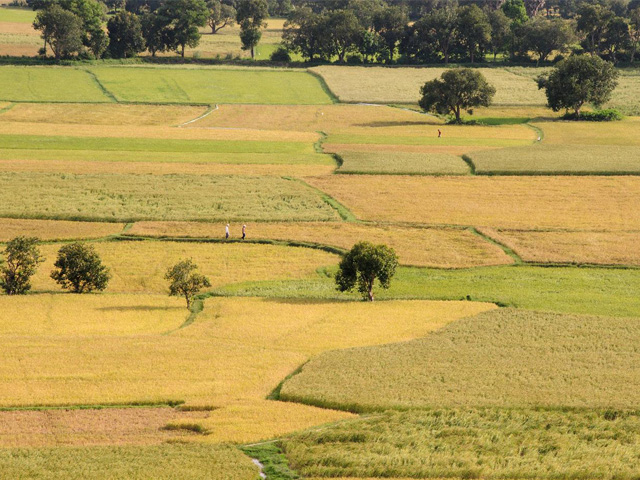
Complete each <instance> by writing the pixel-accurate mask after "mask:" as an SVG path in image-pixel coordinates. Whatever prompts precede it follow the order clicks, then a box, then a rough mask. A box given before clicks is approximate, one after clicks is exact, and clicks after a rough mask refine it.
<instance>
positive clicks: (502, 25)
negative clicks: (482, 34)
mask: <svg viewBox="0 0 640 480" xmlns="http://www.w3.org/2000/svg"><path fill="white" fill-rule="evenodd" d="M488 19H489V25H491V42H490V45H491V52H493V61H494V62H495V61H496V56H497V55H498V53H502V52H506V51H508V48H507V40H508V38H509V34H510V33H511V29H510V26H511V19H510V18H509V17H507V16H506V15H505V14H504V12H503V11H502V10H501V9H498V10H492V11H490V12H489V13H488Z"/></svg>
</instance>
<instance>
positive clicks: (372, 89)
mask: <svg viewBox="0 0 640 480" xmlns="http://www.w3.org/2000/svg"><path fill="white" fill-rule="evenodd" d="M310 70H311V71H312V72H315V73H317V74H319V75H320V76H322V78H324V80H325V81H326V82H327V84H328V86H329V88H330V89H331V91H332V92H333V93H334V94H335V95H336V96H337V97H338V98H339V99H340V100H341V101H343V102H376V103H417V101H418V98H419V93H420V87H421V86H422V85H424V84H425V82H427V81H429V80H432V79H434V78H437V77H439V76H440V75H441V74H442V72H444V70H445V69H444V68H440V67H439V68H431V67H430V68H420V67H417V68H388V67H351V66H350V67H340V66H321V67H314V68H311V69H310ZM478 70H480V71H481V72H482V74H483V75H484V76H485V77H486V78H487V80H488V81H489V83H491V84H492V85H494V86H495V87H496V90H497V92H496V96H495V97H494V102H493V103H494V104H496V105H499V106H505V105H544V104H545V103H546V99H545V96H544V93H543V92H542V91H540V90H538V87H537V85H536V83H535V81H534V80H533V79H531V78H528V77H525V76H521V75H516V74H514V73H511V72H508V71H506V70H504V69H499V68H479V69H478Z"/></svg>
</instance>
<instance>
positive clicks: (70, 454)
mask: <svg viewBox="0 0 640 480" xmlns="http://www.w3.org/2000/svg"><path fill="white" fill-rule="evenodd" d="M0 471H1V472H2V478H21V479H32V478H38V479H41V480H90V479H103V478H114V479H115V478H123V479H124V478H126V479H130V480H145V479H148V480H165V479H166V480H169V479H177V478H179V479H181V480H183V479H184V480H189V479H193V480H195V479H202V478H207V479H211V480H257V479H258V478H260V477H259V475H258V469H257V467H256V466H254V465H253V464H252V462H251V459H250V458H249V457H247V456H245V455H244V454H243V453H242V452H240V451H239V450H238V449H236V448H233V447H227V446H220V445H203V444H195V443H191V444H164V445H156V446H141V445H131V446H119V447H118V446H108V447H106V446H105V447H102V446H100V447H56V448H28V449H27V448H22V449H18V448H15V449H0ZM107 472H108V474H107Z"/></svg>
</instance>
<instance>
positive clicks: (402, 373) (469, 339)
mask: <svg viewBox="0 0 640 480" xmlns="http://www.w3.org/2000/svg"><path fill="white" fill-rule="evenodd" d="M639 336H640V321H639V320H638V319H635V318H613V317H611V318H607V317H588V316H574V315H561V314H551V313H536V312H528V311H524V310H514V309H499V310H495V311H492V312H487V313H483V314H480V315H478V316H476V317H473V318H467V319H465V320H461V321H458V322H454V323H451V324H449V325H447V326H445V327H444V328H442V329H440V330H438V331H436V332H433V333H432V334H430V335H428V336H427V337H425V338H423V339H420V340H414V341H411V342H404V343H396V344H388V345H383V346H379V347H365V348H360V349H350V350H338V351H332V352H327V353H324V354H322V355H320V356H319V357H316V358H314V359H312V360H311V361H310V362H309V363H308V364H306V365H305V366H304V367H303V368H302V371H301V372H300V373H299V374H297V375H295V376H293V377H292V378H290V379H289V380H287V381H286V382H285V384H284V386H283V388H282V390H281V398H282V399H285V400H295V401H301V402H303V403H308V404H312V405H317V406H324V407H334V408H335V407H339V408H344V409H348V410H351V411H354V410H355V411H371V410H383V409H387V408H393V407H401V408H407V407H445V406H447V407H458V406H460V407H462V406H464V407H474V406H477V407H479V406H492V407H506V408H512V407H541V406H545V407H579V408H603V409H605V408H618V409H625V408H626V409H634V408H636V406H637V404H638V401H639V400H640V398H639V393H638V389H637V388H636V385H637V384H638V381H640V379H639V378H638V375H639V372H638V369H637V368H635V367H634V365H635V364H636V363H637V361H638V358H637V355H638V352H637V349H636V348H635V345H636V344H637V342H638V337H639Z"/></svg>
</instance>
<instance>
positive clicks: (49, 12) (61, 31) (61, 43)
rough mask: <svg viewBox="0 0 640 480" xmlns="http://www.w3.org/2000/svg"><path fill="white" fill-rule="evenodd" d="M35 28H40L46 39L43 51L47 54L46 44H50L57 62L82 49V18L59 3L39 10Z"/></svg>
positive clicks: (34, 24)
mask: <svg viewBox="0 0 640 480" xmlns="http://www.w3.org/2000/svg"><path fill="white" fill-rule="evenodd" d="M33 28H34V29H36V30H39V31H40V32H41V35H42V38H43V39H44V42H45V48H44V49H43V50H44V51H43V53H44V54H45V55H46V45H49V46H50V47H51V50H52V51H53V55H54V57H55V59H56V61H57V62H59V61H60V59H61V58H63V57H69V56H71V55H74V54H76V53H78V52H79V51H80V50H81V49H82V38H83V31H82V20H81V19H80V17H78V16H77V15H76V14H74V13H72V12H70V11H68V10H65V9H63V8H62V7H61V6H59V5H52V6H50V7H48V8H46V9H44V10H40V11H38V13H37V14H36V19H35V21H34V22H33Z"/></svg>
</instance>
